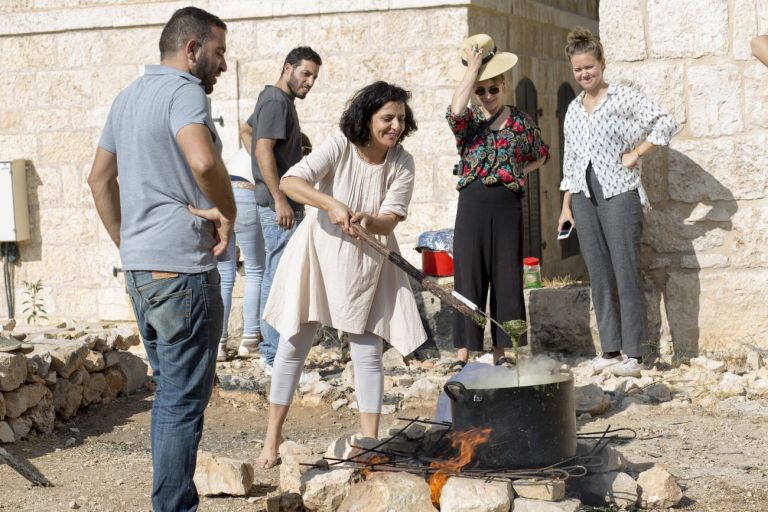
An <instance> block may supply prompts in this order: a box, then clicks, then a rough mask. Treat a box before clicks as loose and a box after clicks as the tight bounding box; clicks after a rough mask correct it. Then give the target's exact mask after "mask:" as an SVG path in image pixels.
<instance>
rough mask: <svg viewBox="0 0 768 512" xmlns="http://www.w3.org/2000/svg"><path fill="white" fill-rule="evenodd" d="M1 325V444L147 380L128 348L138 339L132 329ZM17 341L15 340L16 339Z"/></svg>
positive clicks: (142, 364)
mask: <svg viewBox="0 0 768 512" xmlns="http://www.w3.org/2000/svg"><path fill="white" fill-rule="evenodd" d="M14 324H15V322H13V321H11V322H9V323H8V324H7V325H4V326H3V327H2V329H0V339H2V342H3V344H4V345H6V347H7V344H8V343H14V342H17V341H19V342H22V341H23V342H24V345H23V346H22V347H20V348H19V349H17V350H14V351H13V352H0V443H12V442H14V441H18V440H20V439H22V438H24V437H26V436H27V435H28V434H29V432H30V430H31V429H34V430H36V431H37V432H41V433H50V432H52V431H53V428H54V424H55V420H56V419H59V420H69V419H71V418H72V417H73V416H75V415H76V414H77V412H78V410H80V409H81V408H84V407H96V406H98V405H99V404H108V403H110V402H112V401H113V400H114V399H115V398H116V397H117V396H118V395H129V394H131V393H134V392H136V391H139V390H141V389H144V387H145V385H146V384H147V364H146V363H145V362H144V360H143V359H142V358H140V357H139V356H137V355H135V354H133V353H131V352H128V351H127V350H128V349H130V348H131V347H132V346H134V345H138V344H139V335H138V334H137V333H136V332H135V331H134V330H133V329H131V328H117V327H108V326H102V327H93V326H82V327H67V326H66V324H61V325H60V326H58V327H56V328H50V329H44V330H40V331H35V332H29V333H27V332H20V331H16V332H13V329H14V327H15V325H14ZM17 345H18V343H17Z"/></svg>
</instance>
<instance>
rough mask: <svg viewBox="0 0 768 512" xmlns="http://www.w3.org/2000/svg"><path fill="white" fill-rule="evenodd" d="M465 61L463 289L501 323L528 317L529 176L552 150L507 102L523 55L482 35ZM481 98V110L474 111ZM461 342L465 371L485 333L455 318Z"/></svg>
mask: <svg viewBox="0 0 768 512" xmlns="http://www.w3.org/2000/svg"><path fill="white" fill-rule="evenodd" d="M459 58H460V60H461V63H460V64H458V65H457V66H456V67H454V68H453V69H452V70H451V75H452V76H453V77H454V78H456V79H458V80H460V81H459V84H458V86H457V87H456V91H455V92H454V93H453V98H452V100H451V106H450V108H449V110H448V112H447V114H446V118H447V119H448V124H449V125H450V127H451V130H452V131H453V134H454V136H455V137H456V147H457V148H458V150H459V156H460V157H461V161H460V162H459V164H458V165H457V166H456V168H455V170H454V174H456V175H458V176H459V182H458V184H457V186H456V188H457V189H458V190H459V205H458V211H457V212H456V225H455V229H454V248H453V250H454V268H455V290H456V292H458V293H460V294H461V295H463V296H464V297H466V298H467V299H469V300H471V301H472V302H474V303H475V304H478V305H480V306H481V307H483V308H484V307H485V303H486V296H487V294H488V289H489V286H490V314H491V316H492V317H493V318H494V319H496V320H499V321H507V320H514V319H521V318H525V311H524V306H523V285H522V265H523V264H522V256H523V251H522V230H523V205H522V201H521V199H522V196H523V193H524V191H525V181H526V176H527V175H528V173H529V172H531V171H533V170H535V169H538V168H539V167H540V166H542V165H543V164H544V163H545V162H546V161H547V160H548V159H549V146H548V145H547V144H545V143H544V141H542V140H541V134H540V132H539V128H538V127H537V126H536V124H535V123H534V122H533V119H531V117H530V116H528V115H527V114H525V113H524V112H522V111H520V110H518V109H517V108H516V107H514V106H512V105H505V104H504V95H505V93H506V82H505V80H504V72H505V71H508V70H509V69H511V68H512V67H513V66H514V65H515V64H516V63H517V56H516V55H514V54H512V53H507V52H500V51H498V49H497V48H496V45H495V44H494V42H493V39H491V37H490V36H488V35H486V34H477V35H475V36H472V37H469V38H467V39H465V40H464V42H463V43H462V45H461V47H460V48H459ZM473 95H474V99H475V100H476V102H477V105H472V106H469V107H468V106H467V104H468V102H469V100H470V97H471V96H473ZM491 336H492V338H493V346H494V350H493V354H494V362H495V363H496V364H504V363H506V362H507V361H506V358H504V349H505V348H507V347H511V346H512V341H511V340H510V338H509V336H507V334H506V333H504V332H503V331H502V330H501V329H499V328H498V327H497V326H495V325H494V326H493V327H492V330H491ZM453 343H454V346H455V347H456V348H457V349H458V358H459V361H458V365H457V366H458V367H461V366H463V365H464V364H465V363H466V362H467V360H468V359H469V351H470V350H474V351H480V350H482V349H483V329H482V328H481V327H479V326H478V325H476V324H475V323H474V322H472V320H470V319H468V318H464V317H463V316H461V315H455V316H454V321H453Z"/></svg>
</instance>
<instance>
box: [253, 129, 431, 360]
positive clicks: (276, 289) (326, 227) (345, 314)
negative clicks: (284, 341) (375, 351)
mask: <svg viewBox="0 0 768 512" xmlns="http://www.w3.org/2000/svg"><path fill="white" fill-rule="evenodd" d="M288 176H295V177H298V178H302V179H304V180H306V181H308V182H309V183H312V184H316V188H317V189H318V190H320V192H323V193H325V194H328V195H330V196H333V197H334V198H336V199H337V200H339V201H341V202H342V203H344V204H346V205H347V206H348V207H349V208H350V209H351V210H352V211H355V212H364V213H368V214H371V215H376V214H379V213H392V214H395V215H399V216H400V217H402V218H405V217H406V215H407V213H408V203H409V202H410V200H411V195H412V193H413V183H414V163H413V157H412V156H411V155H410V154H409V153H408V152H407V151H406V150H405V149H403V147H402V146H400V145H399V144H398V145H397V146H396V147H394V148H392V149H390V150H389V151H388V152H387V156H386V159H385V161H384V163H383V164H379V165H371V164H368V163H366V162H365V161H364V160H363V159H362V158H360V156H359V154H358V153H357V150H356V149H355V146H354V145H353V144H352V143H351V142H349V140H348V139H347V138H346V137H344V136H343V135H337V136H334V137H332V138H330V139H329V140H327V141H325V142H324V143H322V144H321V145H320V146H318V147H317V148H315V149H314V150H313V151H312V153H310V154H309V155H307V156H306V157H304V158H303V159H302V160H301V161H300V162H299V163H297V164H296V165H294V166H293V167H292V168H291V169H290V170H289V171H288V172H287V173H285V175H284V176H283V179H284V178H286V177H288ZM378 239H379V240H380V241H381V242H382V243H384V245H386V246H387V248H388V249H390V250H393V251H397V252H399V248H398V245H397V240H395V236H394V234H392V235H389V236H387V237H384V236H379V237H378ZM264 319H265V320H266V321H267V322H268V323H269V324H270V325H271V326H273V327H274V328H275V329H276V330H277V331H278V332H279V333H280V334H281V336H282V337H284V338H290V337H291V336H293V335H294V334H296V333H297V332H298V331H299V326H300V324H303V323H306V322H312V321H316V322H321V323H322V324H324V325H327V326H331V327H334V328H336V329H341V330H342V331H345V332H348V333H352V334H363V332H364V331H368V332H371V333H373V334H376V335H377V336H380V337H382V338H384V339H385V340H387V341H388V342H389V343H390V344H391V345H392V346H394V347H395V348H396V349H397V350H398V351H399V352H400V353H402V354H403V355H407V354H409V353H411V352H413V350H414V349H416V348H417V347H418V346H419V345H421V344H422V343H424V341H425V340H426V339H427V335H426V333H425V332H424V328H423V327H422V324H421V319H420V317H419V311H418V309H417V307H416V301H415V300H414V297H413V292H412V290H411V287H410V284H409V283H408V277H407V276H406V274H405V273H404V272H403V271H402V270H400V269H398V268H397V267H395V266H394V265H393V264H392V263H390V262H389V261H387V260H386V259H385V258H384V256H382V255H380V254H379V253H377V252H376V251H375V250H374V249H373V248H371V247H370V246H369V245H368V244H366V243H365V242H364V241H362V240H357V239H355V238H353V237H351V236H349V235H346V234H343V233H342V231H341V228H340V227H339V226H337V225H335V224H333V223H332V222H331V221H330V219H329V218H328V215H327V214H326V213H325V212H324V211H322V210H318V209H316V208H307V214H306V217H305V219H304V221H303V222H302V223H301V224H300V225H299V227H298V228H297V230H296V232H295V233H294V234H293V236H292V237H291V239H290V241H289V242H288V245H287V246H286V248H285V252H284V253H283V255H282V257H281V258H280V264H279V265H278V267H277V272H276V273H275V278H274V281H273V282H272V289H271V291H270V294H269V299H268V300H267V304H266V306H265V310H264Z"/></svg>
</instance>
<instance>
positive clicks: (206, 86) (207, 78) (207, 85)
mask: <svg viewBox="0 0 768 512" xmlns="http://www.w3.org/2000/svg"><path fill="white" fill-rule="evenodd" d="M209 66H210V62H209V61H208V59H207V58H205V57H204V56H202V55H201V56H200V58H199V59H198V61H197V69H195V71H194V72H192V73H190V74H191V75H192V76H194V77H195V78H197V79H199V80H200V85H202V86H203V90H204V91H205V94H211V93H212V92H213V86H214V81H215V79H216V74H215V73H211V74H206V73H207V71H208V67H209Z"/></svg>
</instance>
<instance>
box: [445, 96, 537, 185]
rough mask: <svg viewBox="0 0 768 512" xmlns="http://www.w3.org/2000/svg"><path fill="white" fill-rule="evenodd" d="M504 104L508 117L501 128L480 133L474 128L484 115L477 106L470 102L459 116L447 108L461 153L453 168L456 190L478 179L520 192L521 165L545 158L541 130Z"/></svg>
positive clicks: (527, 117)
mask: <svg viewBox="0 0 768 512" xmlns="http://www.w3.org/2000/svg"><path fill="white" fill-rule="evenodd" d="M508 107H509V111H510V113H509V118H507V121H506V122H505V123H504V125H503V126H502V127H501V129H499V130H498V131H497V130H490V129H486V130H484V133H482V134H481V133H478V130H479V129H480V127H481V125H482V124H483V123H484V121H485V116H484V115H483V113H482V110H481V109H480V107H479V106H477V105H472V106H470V107H468V108H467V109H466V110H465V111H464V113H463V114H459V115H456V114H454V113H453V112H451V107H450V106H449V107H448V111H447V113H446V115H445V117H446V119H447V120H448V124H449V125H450V127H451V131H453V135H454V136H455V137H456V147H457V148H458V150H459V155H460V156H461V161H460V162H459V163H458V164H457V165H456V167H455V168H454V171H453V173H454V174H456V175H459V176H460V178H459V182H458V184H457V185H456V189H457V190H461V189H462V188H464V187H466V186H467V185H469V184H470V183H472V182H473V181H474V180H476V179H480V181H481V182H482V183H483V184H484V185H487V186H491V185H495V184H497V183H501V184H502V185H504V186H505V187H507V188H508V189H510V190H514V191H518V192H521V193H522V192H523V191H524V190H525V175H524V174H523V167H525V164H526V163H528V162H534V161H536V160H539V159H540V158H542V157H543V158H546V159H547V160H549V145H548V144H545V143H544V141H543V140H541V131H540V130H539V128H538V127H537V126H536V124H535V123H534V122H533V119H532V118H531V117H530V116H529V115H528V114H526V113H525V112H522V111H521V110H518V109H517V108H516V107H513V106H511V105H508Z"/></svg>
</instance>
